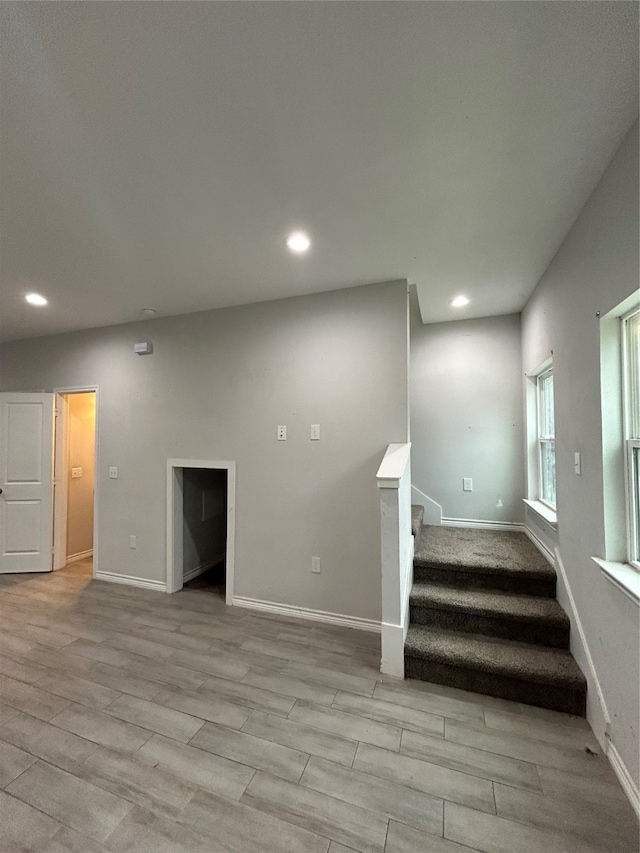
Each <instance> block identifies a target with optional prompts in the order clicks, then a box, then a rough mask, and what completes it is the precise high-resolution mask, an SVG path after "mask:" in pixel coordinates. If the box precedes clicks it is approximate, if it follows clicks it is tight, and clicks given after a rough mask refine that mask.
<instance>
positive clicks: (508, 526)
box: [442, 517, 524, 533]
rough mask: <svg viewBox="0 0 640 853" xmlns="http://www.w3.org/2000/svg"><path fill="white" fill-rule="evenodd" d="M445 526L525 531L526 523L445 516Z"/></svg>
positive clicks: (443, 524)
mask: <svg viewBox="0 0 640 853" xmlns="http://www.w3.org/2000/svg"><path fill="white" fill-rule="evenodd" d="M442 526H443V527H472V528H474V529H476V530H511V531H513V532H515V533H522V532H523V531H524V524H520V523H519V522H516V521H484V520H482V519H476V518H444V517H443V519H442Z"/></svg>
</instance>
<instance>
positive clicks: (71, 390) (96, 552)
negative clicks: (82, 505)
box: [53, 385, 101, 578]
mask: <svg viewBox="0 0 640 853" xmlns="http://www.w3.org/2000/svg"><path fill="white" fill-rule="evenodd" d="M92 391H93V393H95V395H96V423H95V442H94V472H95V473H94V488H93V577H94V578H97V577H98V570H99V558H100V549H99V547H98V538H99V537H98V520H99V518H100V513H99V510H98V507H99V504H100V480H101V477H100V386H99V385H69V386H66V387H64V388H54V389H53V393H54V394H61V395H63V394H88V393H90V392H92ZM65 524H66V519H65Z"/></svg>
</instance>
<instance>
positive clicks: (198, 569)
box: [182, 551, 224, 584]
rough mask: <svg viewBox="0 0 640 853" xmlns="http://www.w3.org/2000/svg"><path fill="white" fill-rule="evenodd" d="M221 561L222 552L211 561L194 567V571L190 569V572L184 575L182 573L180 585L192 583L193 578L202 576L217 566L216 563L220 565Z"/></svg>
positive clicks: (222, 557)
mask: <svg viewBox="0 0 640 853" xmlns="http://www.w3.org/2000/svg"><path fill="white" fill-rule="evenodd" d="M223 560H224V551H223V552H222V554H218V556H217V557H214V558H213V560H207V562H206V563H201V564H200V565H199V566H196V567H195V569H191V571H189V572H186V574H185V573H184V572H183V574H182V583H183V584H185V583H189V581H192V580H193V579H194V578H197V577H199V576H200V575H203V574H204V573H205V572H206V571H208V570H209V569H212V568H213V567H214V566H217V565H218V563H221V562H222V561H223Z"/></svg>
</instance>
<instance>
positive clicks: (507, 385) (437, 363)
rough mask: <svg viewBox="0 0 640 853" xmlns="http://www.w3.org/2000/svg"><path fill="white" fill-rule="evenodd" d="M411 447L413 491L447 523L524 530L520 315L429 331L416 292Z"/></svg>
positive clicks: (442, 325) (436, 326)
mask: <svg viewBox="0 0 640 853" xmlns="http://www.w3.org/2000/svg"><path fill="white" fill-rule="evenodd" d="M411 440H412V448H411V475H412V485H413V486H414V487H415V488H417V489H419V490H420V492H422V493H423V494H425V495H427V497H429V498H431V500H433V501H435V502H436V503H437V504H440V506H441V507H442V515H443V518H444V519H461V520H472V521H488V522H493V523H510V524H513V523H521V522H522V519H523V509H522V498H523V497H524V462H523V458H522V445H523V441H524V431H523V416H522V354H521V338H520V315H519V314H509V315H506V316H502V317H485V318H482V319H479V320H457V321H452V322H450V323H434V324H429V325H424V324H423V323H422V320H421V318H420V311H419V308H418V304H417V299H416V297H415V293H414V292H413V291H412V299H411ZM467 477H469V478H471V479H472V481H473V490H472V491H463V482H462V481H463V478H467ZM417 499H419V495H416V494H415V493H414V500H417ZM445 523H446V522H445Z"/></svg>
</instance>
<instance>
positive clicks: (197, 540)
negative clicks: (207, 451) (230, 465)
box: [182, 468, 227, 576]
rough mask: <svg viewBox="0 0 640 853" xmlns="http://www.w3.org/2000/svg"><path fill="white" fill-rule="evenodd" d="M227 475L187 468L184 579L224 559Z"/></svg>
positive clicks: (183, 528) (183, 545)
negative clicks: (195, 571)
mask: <svg viewBox="0 0 640 853" xmlns="http://www.w3.org/2000/svg"><path fill="white" fill-rule="evenodd" d="M226 532H227V472H226V471H220V470H217V469H215V468H185V469H184V473H183V477H182V547H183V576H186V575H188V574H189V572H192V571H194V570H195V569H199V568H202V567H203V566H208V565H211V564H213V563H214V562H217V561H219V560H220V559H223V558H224V552H225V545H226V541H227V537H226Z"/></svg>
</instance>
